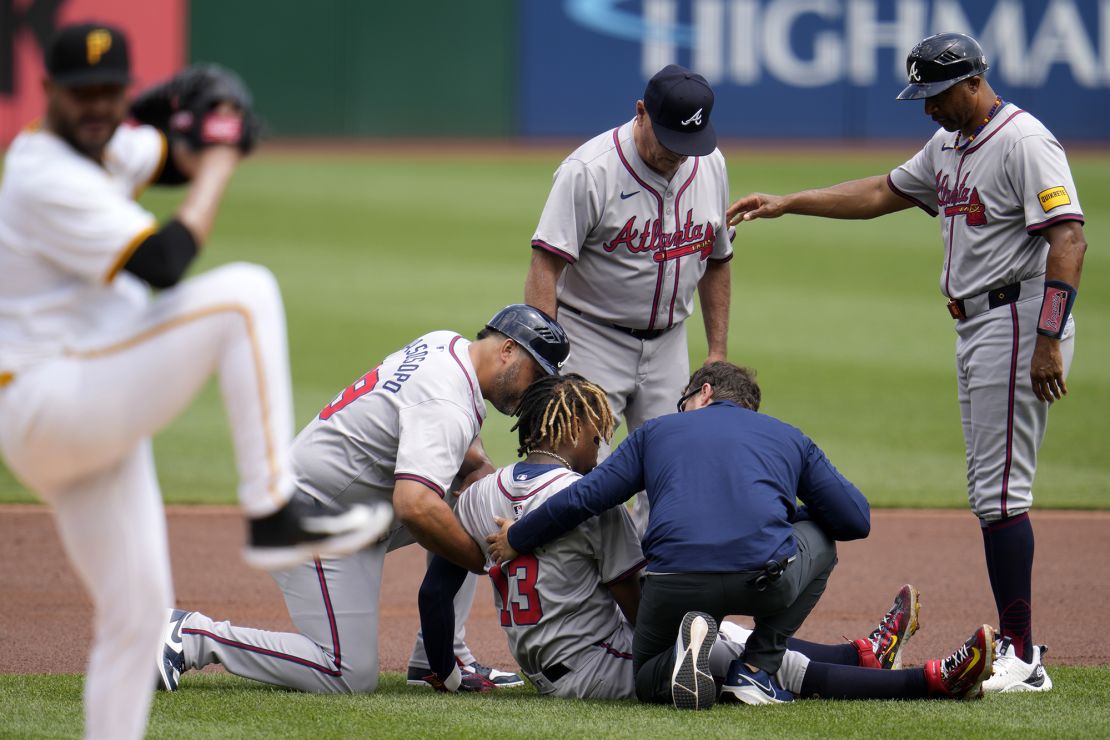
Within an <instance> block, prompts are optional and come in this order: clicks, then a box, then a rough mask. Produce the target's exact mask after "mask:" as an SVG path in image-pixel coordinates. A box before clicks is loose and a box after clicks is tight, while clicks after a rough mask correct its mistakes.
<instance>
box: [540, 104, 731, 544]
mask: <svg viewBox="0 0 1110 740" xmlns="http://www.w3.org/2000/svg"><path fill="white" fill-rule="evenodd" d="M633 125H634V123H633V122H629V123H626V124H624V125H623V126H620V127H618V128H616V129H613V130H611V131H606V132H605V133H603V134H600V135H598V136H595V137H594V138H593V139H591V140H589V141H587V142H586V143H585V144H583V145H582V146H580V147H579V148H578V149H577V150H575V151H574V152H573V153H572V154H571V155H570V156H569V157H567V158H566V159H565V160H563V162H562V164H561V165H559V169H558V170H556V172H555V177H554V182H553V185H552V188H551V192H550V194H549V195H548V198H547V203H546V205H545V206H544V209H543V213H542V215H541V216H540V222H539V225H538V226H537V227H536V232H535V234H534V235H533V237H532V247H533V248H534V249H542V250H544V251H546V252H550V253H552V254H555V255H557V256H559V257H561V258H562V259H564V260H566V261H567V265H568V266H567V268H566V269H565V270H564V271H563V273H562V275H561V276H560V278H559V281H558V284H557V286H556V293H557V298H558V302H559V314H558V319H559V322H560V323H561V324H562V325H563V328H564V329H565V330H566V332H567V335H568V336H569V337H570V340H571V345H572V347H573V351H572V352H571V353H570V357H569V358H568V359H567V361H566V363H565V364H564V365H563V371H564V372H575V373H580V374H582V375H584V376H585V377H586V378H588V379H589V380H591V381H593V382H595V383H597V384H598V385H600V386H601V387H602V388H604V389H605V391H606V393H607V395H608V397H609V403H610V405H611V406H612V408H613V413H614V415H615V416H616V417H617V419H618V420H619V419H621V418H622V417H623V418H624V420H625V421H627V423H628V430H629V431H630V432H631V431H634V430H635V429H637V428H638V427H639V426H640V425H641V424H643V423H644V422H645V421H647V420H648V419H652V418H655V417H656V416H661V415H663V414H668V413H671V412H673V411H674V407H675V402H676V401H678V398H679V396H680V395H681V394H682V390H683V388H685V386H686V382H687V381H688V380H689V378H690V360H689V350H688V348H687V345H686V324H685V321H686V319H687V318H688V317H689V316H690V314H691V312H692V311H693V308H694V290H695V289H696V288H697V285H698V281H699V280H701V278H702V276H703V275H704V274H705V269H706V264H707V261H708V260H717V261H728V260H730V259H731V258H732V244H731V242H730V240H729V238H728V226H727V223H726V218H725V211H726V210H727V208H728V205H729V197H728V172H727V171H726V167H725V158H724V155H722V154H721V152H720V150H719V149H717V150H714V151H713V153H712V154H709V155H708V156H704V157H690V158H688V159H687V160H686V161H685V162H684V163H683V164H682V165H681V166H680V167H679V169H678V171H677V172H676V173H675V175H674V176H673V177H672V178H671V179H670V180H667V179H665V178H664V177H663V176H662V175H660V174H659V173H657V172H655V171H654V170H652V169H651V168H650V167H648V166H647V165H646V164H645V163H644V161H643V160H642V159H641V158H640V155H639V153H638V152H637V150H636V146H635V143H634V142H633V138H632V131H633ZM605 453H607V449H606V451H605V452H603V455H604V454H605ZM634 518H635V520H636V523H637V526H638V527H639V528H640V530H641V531H642V530H643V528H644V526H645V525H646V522H647V502H646V498H644V497H643V496H642V495H641V496H640V497H638V498H637V502H636V512H635V514H634Z"/></svg>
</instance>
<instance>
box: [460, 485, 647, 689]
mask: <svg viewBox="0 0 1110 740" xmlns="http://www.w3.org/2000/svg"><path fill="white" fill-rule="evenodd" d="M580 477H581V476H579V475H578V474H577V473H573V472H571V471H570V470H567V469H566V468H564V467H561V466H558V465H534V464H527V463H517V464H516V465H510V466H508V467H505V468H501V469H500V470H498V471H497V472H495V473H493V474H491V475H488V476H486V477H485V478H483V479H482V480H480V481H478V482H477V483H475V484H474V485H473V486H471V487H470V488H468V489H467V490H466V491H465V492H464V493H463V494H461V495H460V496H459V503H458V505H457V507H456V508H455V514H456V516H458V518H459V521H460V522H461V524H462V526H463V529H465V530H466V531H467V532H468V533H469V534H470V536H471V537H473V538H474V540H475V541H476V542H478V543H479V544H480V545H481V546H482V548H483V551H484V552H485V553H486V555H487V557H488V555H489V552H488V549H487V545H486V542H485V536H486V534H488V533H489V532H490V531H491V529H492V528H493V518H494V517H495V516H501V517H505V518H514V519H515V518H519V517H520V516H522V515H523V514H525V513H527V512H528V511H530V510H531V509H532V508H533V507H535V506H538V505H540V504H541V503H543V501H545V500H546V499H547V498H548V497H549V496H551V495H552V494H554V493H557V492H558V491H560V490H562V489H563V488H564V487H566V486H567V485H569V484H570V483H572V482H573V481H576V480H578V479H579V478H580ZM643 565H644V556H643V553H642V552H641V550H640V541H639V537H638V536H637V534H636V530H635V528H634V527H633V525H632V521H631V519H630V518H629V515H628V512H627V511H625V509H623V508H621V507H618V508H616V509H610V510H609V511H606V512H605V513H603V514H601V515H600V516H598V517H596V518H594V519H590V520H589V521H587V522H586V523H585V524H583V525H582V526H581V527H579V528H578V529H576V530H574V531H573V532H571V533H570V534H567V535H566V536H564V537H562V538H560V539H558V540H556V541H554V542H552V543H550V544H549V545H547V546H546V547H543V548H540V549H539V550H537V551H536V552H535V553H533V554H531V555H525V556H522V557H519V558H517V559H515V560H513V561H511V562H510V563H508V564H506V565H505V567H502V566H500V565H496V564H491V567H490V571H489V573H490V578H491V579H492V580H493V584H494V603H495V606H496V608H497V609H498V611H499V612H500V614H501V626H502V628H503V629H504V630H505V633H506V635H507V636H508V638H509V649H510V651H511V652H512V654H513V657H514V658H516V660H517V662H518V663H519V664H520V666H521V668H522V669H523V670H524V672H525V674H526V675H527V676H528V677H529V678H530V679H531V680H532V682H533V683H534V684H535V685H536V688H537V689H538V690H539V692H540V693H541V694H554V695H556V696H562V697H576V698H591V699H630V698H634V697H635V693H636V692H635V683H634V680H633V674H632V628H631V627H630V626H629V625H628V623H627V622H626V621H625V620H624V617H623V616H622V615H621V613H620V610H619V609H618V608H617V605H616V602H615V601H614V600H613V597H612V595H611V594H610V593H609V591H608V589H606V588H605V584H607V583H612V582H615V581H620V580H622V579H623V578H627V577H630V576H632V575H633V574H635V573H636V572H637V571H638V570H639V569H640V568H641V567H643Z"/></svg>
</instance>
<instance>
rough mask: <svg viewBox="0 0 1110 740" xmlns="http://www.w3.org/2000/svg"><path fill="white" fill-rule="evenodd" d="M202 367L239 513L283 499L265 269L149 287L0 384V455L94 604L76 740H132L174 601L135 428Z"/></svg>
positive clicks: (270, 295)
mask: <svg viewBox="0 0 1110 740" xmlns="http://www.w3.org/2000/svg"><path fill="white" fill-rule="evenodd" d="M213 372H218V373H219V379H220V389H221V392H222V395H223V399H224V404H225V406H226V408H227V413H228V417H229V420H230V426H231V433H232V439H233V442H234V446H235V459H236V463H237V467H238V473H239V489H238V494H239V500H240V504H241V506H242V508H243V511H244V513H246V514H247V515H248V516H251V517H257V516H264V515H266V514H269V513H272V512H273V511H275V510H277V509H278V508H280V506H282V505H283V504H284V503H285V501H286V500H287V499H288V497H289V496H290V495H291V492H292V489H293V487H292V481H291V478H290V474H289V466H288V462H287V458H286V455H287V450H288V447H289V443H290V441H291V438H292V393H291V388H290V380H289V359H288V348H287V346H286V334H285V313H284V310H283V308H282V303H281V296H280V293H279V291H278V287H277V283H276V281H275V280H274V278H273V276H272V275H271V274H270V272H269V271H267V270H266V269H265V268H262V267H257V266H254V265H248V264H232V265H227V266H224V267H221V268H218V269H215V270H212V271H210V272H208V273H205V274H203V275H200V276H198V277H196V278H192V279H189V280H186V281H184V282H182V283H181V284H179V285H178V286H176V287H174V288H172V289H170V290H167V291H164V292H162V293H161V294H160V295H158V296H157V297H156V298H155V299H153V300H152V301H150V303H149V304H148V305H147V306H146V307H145V308H143V309H142V310H141V311H140V312H139V313H137V314H136V315H135V317H134V319H133V320H132V321H130V322H129V323H128V324H127V325H126V326H124V325H121V326H117V327H113V328H112V330H111V331H109V332H105V333H102V334H100V335H98V336H90V337H86V338H83V339H82V341H81V342H80V344H79V345H75V346H73V347H71V348H69V349H68V350H67V352H66V353H65V354H64V355H63V356H59V357H57V358H55V359H52V360H48V361H45V362H43V363H41V364H39V365H36V366H34V367H32V368H30V369H26V370H23V371H21V372H20V373H19V374H18V375H16V377H15V378H14V379H13V380H12V382H11V383H9V384H8V385H7V386H5V387H4V388H3V389H0V452H2V453H3V456H4V459H5V461H6V463H7V464H8V466H9V467H10V469H11V470H12V472H13V473H14V474H15V475H16V476H17V477H19V478H20V480H21V481H22V482H23V483H24V484H26V485H27V486H28V487H29V488H31V489H33V490H34V491H35V492H36V493H37V494H38V495H40V496H41V497H42V498H43V499H44V500H45V501H47V502H48V503H49V504H50V505H51V507H52V508H53V510H54V514H55V519H56V521H57V523H58V531H59V535H60V537H61V540H62V543H63V545H64V547H65V549H66V552H67V553H68V555H69V558H70V561H71V562H72V563H73V566H74V568H75V570H76V571H77V573H78V575H79V576H80V577H81V579H82V581H83V582H84V584H85V586H86V588H87V589H88V591H89V593H90V595H91V596H92V600H93V605H94V608H95V625H94V644H93V648H92V651H91V655H90V659H89V667H88V675H87V678H86V681H85V707H86V735H87V736H88V737H112V738H133V737H134V738H138V737H142V736H143V734H144V731H145V727H146V718H147V713H148V710H149V706H150V700H151V693H152V691H153V687H154V678H155V673H154V670H155V666H156V665H157V664H156V660H157V658H158V656H159V655H160V653H161V649H162V647H161V646H162V629H163V625H164V622H165V609H166V607H167V606H171V605H172V604H173V585H172V580H171V577H170V570H169V556H168V552H167V544H166V531H165V517H164V515H163V509H162V502H161V497H160V491H159V487H158V480H157V476H156V474H155V470H154V459H153V455H152V452H151V444H150V437H151V435H153V434H154V433H155V432H157V431H158V430H160V429H162V428H163V427H164V426H166V425H167V424H168V423H169V422H170V421H171V420H173V419H174V417H176V416H177V415H178V414H179V413H181V411H182V410H184V409H185V407H186V406H187V405H188V404H189V403H190V402H191V401H192V399H193V398H194V397H195V396H196V394H197V393H198V391H200V389H201V388H202V387H203V385H204V383H205V382H206V381H207V379H208V378H209V377H211V375H212V374H213Z"/></svg>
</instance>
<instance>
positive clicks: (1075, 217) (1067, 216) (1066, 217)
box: [1025, 213, 1086, 234]
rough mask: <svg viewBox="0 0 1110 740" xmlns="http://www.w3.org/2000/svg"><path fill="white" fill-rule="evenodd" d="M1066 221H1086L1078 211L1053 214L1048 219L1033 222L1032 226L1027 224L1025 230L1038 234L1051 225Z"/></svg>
mask: <svg viewBox="0 0 1110 740" xmlns="http://www.w3.org/2000/svg"><path fill="white" fill-rule="evenodd" d="M1064 221H1078V222H1079V223H1081V224H1082V223H1086V222H1085V221H1084V220H1083V216H1081V215H1079V214H1078V213H1061V214H1060V215H1059V216H1053V217H1052V218H1050V219H1048V220H1047V221H1041V222H1040V223H1036V224H1033V225H1032V226H1026V227H1025V231H1026V232H1027V233H1029V234H1036V233H1037V232H1039V231H1042V230H1043V229H1047V228H1048V227H1049V226H1052V225H1054V224H1059V223H1063V222H1064Z"/></svg>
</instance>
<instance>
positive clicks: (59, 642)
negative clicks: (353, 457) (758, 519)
mask: <svg viewBox="0 0 1110 740" xmlns="http://www.w3.org/2000/svg"><path fill="white" fill-rule="evenodd" d="M167 513H168V519H169V532H170V546H171V558H172V561H173V572H174V583H175V587H176V591H177V604H178V606H179V607H180V608H184V609H195V610H200V611H202V612H204V613H205V614H208V615H209V616H211V617H213V618H216V619H228V620H231V621H232V622H234V623H237V624H242V625H244V626H251V627H260V628H263V629H275V630H288V629H291V628H292V623H291V622H290V621H289V617H288V615H287V614H286V611H285V606H284V602H283V601H282V598H281V592H280V591H279V590H278V588H277V586H275V585H274V583H273V582H272V581H271V580H270V577H269V576H268V575H266V574H264V573H259V572H256V571H252V570H250V569H249V568H247V567H246V566H245V565H244V564H243V562H242V561H241V560H240V557H239V549H240V548H241V547H242V544H243V524H242V520H241V518H240V515H239V513H238V511H237V510H236V509H234V508H230V507H203V506H174V507H169V508H168V510H167ZM1032 516H1033V526H1034V531H1035V533H1036V538H1037V559H1036V563H1035V566H1034V572H1033V587H1034V588H1033V599H1034V601H1033V608H1034V630H1035V631H1034V638H1035V640H1036V641H1037V642H1040V643H1045V644H1047V645H1048V646H1049V652H1048V658H1047V662H1048V664H1049V666H1051V664H1052V663H1065V664H1072V665H1095V664H1110V641H1107V640H1106V638H1105V636H1104V635H1105V633H1104V632H1103V629H1102V628H1103V625H1102V616H1103V614H1105V613H1107V609H1108V607H1110V579H1108V578H1107V566H1108V564H1110V538H1108V537H1107V536H1106V532H1107V531H1108V525H1110V512H1088V511H1082V512H1079V511H1043V512H1038V511H1034V512H1033V514H1032ZM839 554H840V563H839V565H838V566H837V568H836V570H835V571H834V572H833V576H832V578H831V579H830V580H829V586H828V589H827V590H826V592H825V595H824V597H822V599H821V602H820V604H818V606H817V609H816V610H814V613H813V614H812V615H811V616H810V618H809V620H808V621H807V622H806V624H805V625H804V626H803V627H802V629H801V631H800V632H799V633H798V636H799V637H803V638H805V639H809V640H815V641H821V642H838V641H841V640H843V639H844V638H845V637H848V638H855V637H862V636H864V635H865V634H866V633H867V632H869V631H870V630H871V629H872V628H873V627H874V625H875V623H876V621H877V620H878V619H879V618H880V617H881V616H882V614H883V612H884V611H885V610H886V609H887V607H888V606H889V605H890V601H891V599H892V598H893V596H894V593H895V592H896V591H897V589H898V587H899V586H900V585H901V584H902V583H905V582H911V583H913V584H915V585H916V586H917V587H918V588H919V589H920V591H921V600H922V609H921V624H922V627H921V630H920V632H918V634H917V635H916V636H915V637H914V638H913V640H912V642H910V644H909V647H908V648H907V652H906V662H907V664H920V663H922V662H923V661H924V660H926V659H928V658H932V657H942V656H943V655H944V654H945V653H947V652H948V651H950V650H951V649H953V648H954V647H956V646H957V645H959V644H960V643H961V642H962V641H963V640H964V638H966V637H967V635H968V634H970V633H971V631H972V630H973V629H974V628H975V627H976V626H977V625H979V624H982V623H992V624H993V623H994V622H995V620H996V619H997V617H996V613H995V609H994V604H993V601H992V599H991V596H990V589H989V586H988V583H987V576H986V568H985V566H984V564H983V548H982V540H981V537H980V534H979V526H978V523H977V521H976V520H975V518H974V517H973V516H972V515H971V514H970V513H968V512H966V511H917V510H880V511H875V512H873V515H872V531H871V536H870V537H869V538H868V539H866V540H862V541H859V542H846V543H840V548H839ZM690 557H691V558H692V559H696V558H697V553H696V552H691V553H690ZM423 571H424V551H423V550H421V549H419V548H418V547H416V546H410V547H406V548H402V549H401V550H399V551H397V552H394V553H391V554H390V555H389V556H388V557H387V558H386V564H385V578H384V583H383V585H382V603H381V624H380V634H379V644H380V648H381V669H382V670H383V671H402V670H404V669H405V667H406V664H407V661H408V655H409V651H410V649H411V648H412V644H413V639H414V638H415V635H416V628H417V621H418V619H417V611H416V592H417V588H418V587H419V585H420V578H421V576H422V574H423ZM0 594H2V603H3V607H2V608H0V673H76V672H80V671H82V670H83V668H84V665H85V661H86V658H87V654H88V646H89V641H90V639H91V635H92V629H91V622H90V616H91V613H92V610H91V607H90V604H89V600H88V598H87V597H86V596H85V593H84V590H83V589H82V587H81V584H80V583H79V582H78V580H77V578H76V576H75V575H74V573H73V571H72V569H71V568H70V566H69V564H68V562H67V561H66V558H65V556H64V554H63V552H62V549H61V546H60V544H59V542H58V538H57V535H56V534H55V531H54V525H53V522H52V520H51V518H50V515H49V512H48V511H47V510H46V509H45V508H44V507H41V506H25V505H12V506H3V507H0ZM738 621H741V622H743V621H744V620H743V619H742V618H741V619H739V620H738ZM467 641H468V643H469V644H470V646H471V648H472V649H473V651H474V652H475V654H476V655H477V656H478V658H479V659H480V660H482V661H483V662H485V663H489V664H493V665H497V666H499V667H504V668H508V667H511V666H513V661H512V659H511V658H510V657H509V652H508V648H507V646H506V643H505V638H504V637H503V635H502V633H501V629H500V627H498V620H497V617H496V614H495V613H494V609H493V601H492V597H491V595H490V587H489V583H488V581H486V579H483V581H482V583H481V584H480V585H479V590H478V595H477V597H476V599H475V604H474V609H473V611H472V613H471V617H470V620H469V622H468V624H467ZM217 670H220V669H217Z"/></svg>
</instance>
